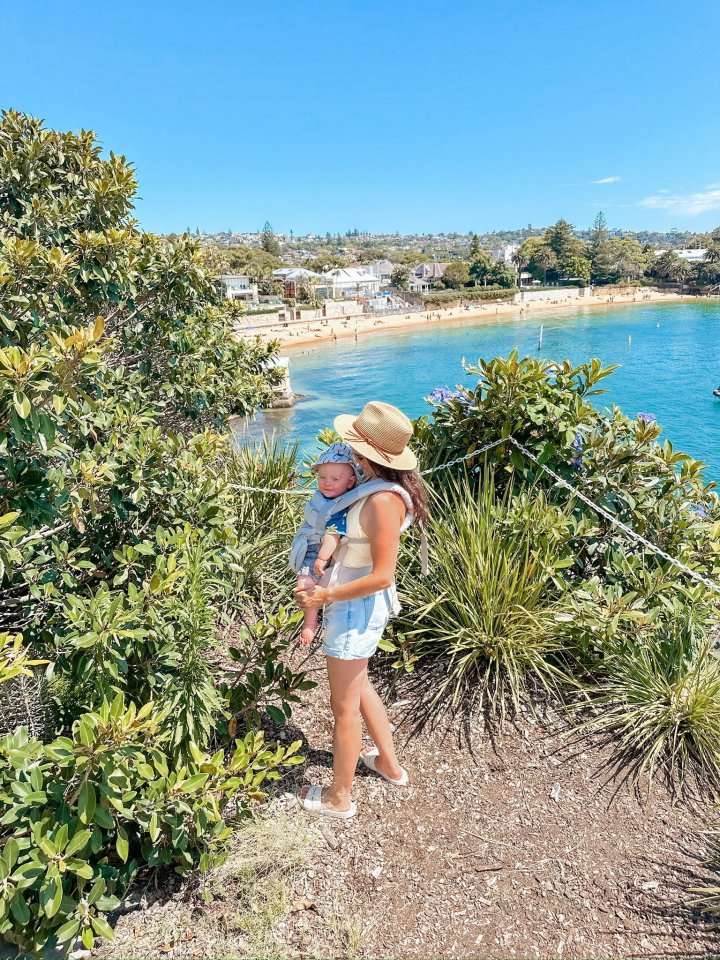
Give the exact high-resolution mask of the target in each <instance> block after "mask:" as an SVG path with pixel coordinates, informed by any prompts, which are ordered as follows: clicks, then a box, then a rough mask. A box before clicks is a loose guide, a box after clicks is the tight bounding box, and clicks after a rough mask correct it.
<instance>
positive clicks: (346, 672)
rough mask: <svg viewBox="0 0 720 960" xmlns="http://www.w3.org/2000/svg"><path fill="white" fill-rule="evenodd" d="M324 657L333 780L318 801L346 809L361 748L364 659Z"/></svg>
mask: <svg viewBox="0 0 720 960" xmlns="http://www.w3.org/2000/svg"><path fill="white" fill-rule="evenodd" d="M325 659H326V662H327V672H328V680H329V682H330V707H331V709H332V712H333V717H334V719H335V727H334V729H333V781H332V784H331V785H330V786H329V787H328V788H327V790H323V795H322V802H323V806H325V807H330V808H332V809H335V810H347V809H348V808H349V806H350V799H351V797H350V792H351V790H352V783H353V780H354V778H355V769H356V767H357V762H358V757H359V756H360V748H361V747H362V726H361V721H360V697H361V694H362V691H363V689H364V686H365V683H366V681H367V660H340V659H338V658H337V657H326V658H325ZM306 793H307V788H303V790H302V791H301V794H300V795H301V796H303V797H304V796H305V794H306Z"/></svg>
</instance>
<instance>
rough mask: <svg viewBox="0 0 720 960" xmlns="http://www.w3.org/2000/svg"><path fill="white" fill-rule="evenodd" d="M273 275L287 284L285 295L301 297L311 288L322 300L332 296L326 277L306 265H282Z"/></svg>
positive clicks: (293, 297)
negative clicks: (308, 268) (307, 268)
mask: <svg viewBox="0 0 720 960" xmlns="http://www.w3.org/2000/svg"><path fill="white" fill-rule="evenodd" d="M272 275H273V279H274V280H282V282H283V283H284V284H285V296H286V297H288V298H291V299H299V298H300V297H301V296H306V295H307V294H308V293H309V291H310V290H312V291H313V292H314V293H315V296H317V297H320V299H321V300H327V299H328V298H329V297H331V296H332V290H331V286H330V284H328V282H327V280H326V279H325V277H324V276H323V275H322V274H320V273H315V272H314V271H313V270H306V269H305V267H280V269H279V270H273V274H272Z"/></svg>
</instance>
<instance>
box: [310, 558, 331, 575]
mask: <svg viewBox="0 0 720 960" xmlns="http://www.w3.org/2000/svg"><path fill="white" fill-rule="evenodd" d="M327 563H328V562H327V560H321V559H320V557H318V558H317V560H316V561H315V563H314V564H313V571H314V573H315V576H316V577H321V576H322V575H323V574H324V573H325V567H326V566H327Z"/></svg>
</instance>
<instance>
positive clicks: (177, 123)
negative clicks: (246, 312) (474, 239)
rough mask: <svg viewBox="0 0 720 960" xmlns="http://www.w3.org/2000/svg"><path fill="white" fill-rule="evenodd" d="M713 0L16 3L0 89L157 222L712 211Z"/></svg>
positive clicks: (156, 226) (378, 222)
mask: <svg viewBox="0 0 720 960" xmlns="http://www.w3.org/2000/svg"><path fill="white" fill-rule="evenodd" d="M719 39H720V5H719V4H717V2H716V0H687V2H685V3H684V4H678V3H676V2H669V0H602V2H590V0H543V2H541V3H538V2H536V0H533V2H529V0H508V2H505V3H502V2H497V0H493V2H486V0H476V2H470V0H456V2H454V3H438V2H437V0H434V2H432V3H430V2H425V0H414V2H399V0H382V2H380V0H362V2H358V0H354V2H347V0H333V2H330V0H306V2H303V3H302V4H300V3H296V2H293V0H284V2H280V0H265V2H264V3H262V4H261V3H254V4H248V3H245V2H242V0H235V2H229V0H207V2H206V3H204V4H199V3H197V2H195V3H188V2H185V0H173V2H172V3H171V2H169V0H144V2H142V3H141V2H139V0H123V2H122V3H97V2H95V3H90V2H88V0H73V2H72V3H58V2H57V0H23V2H16V3H14V4H5V5H4V9H3V11H2V27H1V29H0V104H1V105H2V106H3V107H14V108H15V109H19V110H24V111H26V112H28V113H31V114H34V115H36V116H41V117H44V118H45V120H46V121H47V124H48V125H50V126H53V127H57V128H62V129H79V128H81V127H84V128H86V129H87V128H90V129H93V130H95V131H96V133H97V135H98V137H99V138H100V140H101V141H102V143H103V144H104V146H105V147H106V149H108V150H110V149H111V150H114V151H116V152H118V153H123V154H124V155H125V156H127V157H128V158H129V159H130V160H132V161H133V163H134V164H135V165H136V167H137V173H138V178H139V183H140V190H139V199H138V203H137V214H138V217H139V219H140V221H141V223H142V225H143V226H144V227H146V228H147V229H150V230H157V231H170V230H183V229H185V227H186V226H188V225H189V226H191V227H192V228H193V229H194V228H195V227H196V226H198V225H199V226H200V228H201V229H204V230H208V231H215V230H224V229H228V228H231V229H233V230H254V229H259V228H261V227H262V225H263V223H264V222H265V220H269V221H270V222H271V223H272V225H273V227H274V228H275V229H276V230H280V231H289V230H290V229H292V230H294V232H295V233H305V232H307V231H317V232H323V233H324V232H325V231H326V230H330V231H331V232H337V231H345V230H346V229H350V228H354V227H357V228H359V229H366V230H370V231H373V232H380V231H395V230H399V231H401V232H409V231H423V232H424V231H428V232H431V231H432V232H435V231H438V232H439V231H453V230H458V231H463V232H464V231H468V230H475V231H484V230H490V229H496V228H502V227H516V226H524V225H525V224H527V223H533V224H535V225H543V224H546V223H549V222H551V221H554V220H555V219H557V218H558V217H560V216H564V217H565V218H566V219H569V220H570V221H572V222H573V223H575V224H576V225H577V226H579V227H585V226H588V225H589V224H590V222H591V221H592V219H593V217H594V215H595V213H596V212H597V211H598V210H599V209H602V210H603V211H604V212H605V214H606V217H607V219H608V222H609V223H610V225H612V226H618V227H627V228H636V229H641V228H661V229H668V228H672V227H677V228H679V229H685V228H688V229H696V230H704V229H708V228H711V227H714V226H716V225H717V224H718V223H720V149H719V148H720V130H719V126H718V122H717V105H718V102H720V98H719V96H718V95H719V94H720V69H718V66H717V50H718V40H719Z"/></svg>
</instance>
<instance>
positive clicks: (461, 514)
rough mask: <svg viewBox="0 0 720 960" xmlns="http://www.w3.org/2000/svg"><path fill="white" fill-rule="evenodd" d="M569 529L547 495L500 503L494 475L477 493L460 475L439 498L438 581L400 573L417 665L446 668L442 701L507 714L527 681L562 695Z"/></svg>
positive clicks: (435, 531)
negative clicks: (563, 576)
mask: <svg viewBox="0 0 720 960" xmlns="http://www.w3.org/2000/svg"><path fill="white" fill-rule="evenodd" d="M569 526H570V520H569V518H567V517H566V516H564V515H563V514H562V513H561V511H559V510H558V509H556V508H552V507H549V506H548V505H547V504H546V503H545V501H544V499H543V497H542V495H540V496H538V497H537V498H532V499H531V498H529V497H523V498H520V499H519V500H517V501H513V500H512V498H511V497H510V496H509V495H508V494H506V495H505V496H504V497H501V498H500V499H499V500H497V499H496V494H495V488H494V483H493V480H492V476H491V475H489V474H488V475H485V476H484V477H483V482H482V483H481V484H480V485H479V487H477V488H475V489H473V487H472V486H471V485H470V483H468V482H467V480H465V479H462V478H461V479H458V480H455V481H453V482H451V483H450V484H449V486H448V487H447V488H446V489H445V490H443V491H442V492H441V493H440V494H439V495H438V496H437V497H436V499H435V501H434V503H433V508H432V516H431V520H430V523H429V526H428V530H427V535H428V540H429V549H430V572H431V575H430V576H429V577H422V576H418V571H417V570H416V569H415V568H414V567H411V568H405V569H403V572H402V574H401V577H400V582H399V586H400V590H401V595H402V598H403V604H404V610H403V612H402V613H401V614H400V616H399V618H398V620H397V622H396V623H397V630H398V631H399V632H400V633H401V634H402V636H403V638H404V643H405V644H406V647H407V650H408V651H409V652H410V653H411V654H412V656H413V659H414V660H417V661H418V667H419V668H421V667H422V665H423V663H424V662H426V661H437V662H439V663H440V664H441V666H442V669H443V678H442V680H441V681H440V683H439V686H438V687H437V690H436V693H435V698H434V699H435V702H436V703H440V702H441V701H442V700H443V699H446V698H447V699H449V701H450V703H451V704H452V705H456V704H458V703H459V702H460V701H461V700H462V701H464V703H465V704H466V705H472V704H474V703H477V704H479V705H481V706H482V705H486V706H487V707H488V708H489V709H490V711H491V712H493V713H496V714H503V713H504V712H505V709H506V706H507V704H508V703H509V704H510V705H511V706H512V708H513V709H517V708H518V706H519V705H520V703H521V701H522V700H523V697H524V695H525V693H526V690H527V686H528V683H530V682H532V683H533V685H540V686H541V687H543V688H545V689H556V688H557V685H558V683H559V682H561V681H562V680H564V679H565V673H564V670H563V669H562V666H561V659H560V655H561V653H562V642H561V640H560V639H559V638H560V637H562V633H563V626H562V621H563V620H564V619H565V618H567V617H568V607H567V604H566V602H565V601H564V599H563V592H562V588H561V586H559V579H558V578H559V577H560V576H561V573H560V571H562V570H563V569H564V568H565V567H566V566H567V565H568V564H569V562H570V559H569V557H568V556H567V543H568V536H567V531H568V528H569ZM539 531H542V534H541V535H538V534H539ZM389 646H390V645H388V644H385V645H384V648H385V649H388V648H389Z"/></svg>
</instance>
